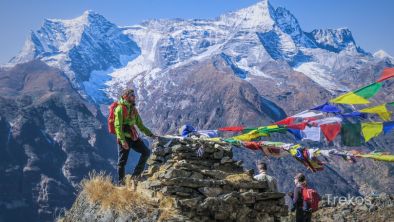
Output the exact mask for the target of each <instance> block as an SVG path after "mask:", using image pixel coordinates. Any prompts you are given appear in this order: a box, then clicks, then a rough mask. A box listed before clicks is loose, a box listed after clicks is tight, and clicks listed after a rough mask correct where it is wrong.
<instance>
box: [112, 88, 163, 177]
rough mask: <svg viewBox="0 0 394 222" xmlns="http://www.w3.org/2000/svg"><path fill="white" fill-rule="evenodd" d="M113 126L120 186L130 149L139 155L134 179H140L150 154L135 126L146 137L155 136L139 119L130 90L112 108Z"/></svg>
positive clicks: (133, 96) (132, 93) (133, 95)
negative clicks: (116, 144)
mask: <svg viewBox="0 0 394 222" xmlns="http://www.w3.org/2000/svg"><path fill="white" fill-rule="evenodd" d="M125 112H127V113H125ZM110 115H111V114H110ZM113 125H114V128H115V134H116V138H117V142H118V176H119V180H118V181H119V184H120V185H124V177H125V166H126V163H127V159H128V156H129V152H130V148H132V149H133V150H135V151H136V152H138V153H140V154H141V156H140V159H139V161H138V164H137V166H136V167H135V169H134V172H133V174H132V176H133V177H135V178H140V177H141V173H142V171H143V170H144V168H145V163H146V161H147V160H148V158H149V155H150V153H151V152H150V150H149V148H148V147H147V146H146V145H145V144H144V142H143V141H142V139H141V138H140V137H139V136H138V133H137V131H136V129H135V125H136V126H137V127H138V129H139V130H140V131H141V132H143V133H144V134H145V135H146V136H148V137H151V138H153V139H155V138H157V136H156V135H154V134H153V133H152V132H151V131H150V130H149V129H148V128H146V127H145V126H144V124H143V123H142V120H141V117H140V115H139V114H138V111H137V109H136V107H135V94H134V90H132V89H128V90H125V91H124V92H123V93H122V97H121V98H120V99H119V100H118V102H117V105H116V107H115V108H114V124H113Z"/></svg>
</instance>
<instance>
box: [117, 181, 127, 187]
mask: <svg viewBox="0 0 394 222" xmlns="http://www.w3.org/2000/svg"><path fill="white" fill-rule="evenodd" d="M125 185H126V183H125V181H124V180H120V181H118V186H119V187H124V186H125Z"/></svg>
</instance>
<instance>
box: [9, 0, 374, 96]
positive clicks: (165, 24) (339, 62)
mask: <svg viewBox="0 0 394 222" xmlns="http://www.w3.org/2000/svg"><path fill="white" fill-rule="evenodd" d="M215 55H221V56H222V58H223V59H224V60H225V61H226V62H227V64H228V66H229V67H231V69H232V70H233V71H234V73H235V75H237V76H238V77H240V78H242V79H245V80H246V81H250V80H253V79H255V78H257V77H258V78H267V79H275V76H268V75H267V74H265V72H264V67H265V66H266V65H267V64H269V63H271V62H273V61H284V62H285V63H287V64H288V65H289V66H290V67H291V69H293V70H295V71H299V72H302V73H303V74H305V75H306V76H307V77H308V78H310V79H311V80H312V81H314V82H315V83H317V84H318V85H320V86H321V87H323V88H324V89H325V90H328V91H330V92H335V91H337V90H340V91H343V90H347V89H348V88H347V87H346V85H344V84H343V83H341V81H337V80H340V79H339V78H337V77H338V75H342V74H343V70H345V69H347V68H349V67H352V68H353V69H354V68H355V69H361V68H362V67H363V65H365V64H368V63H376V62H377V61H378V60H381V58H380V57H373V56H371V55H370V54H368V53H366V52H365V51H364V50H362V49H361V48H360V47H359V46H357V45H356V43H355V40H354V38H353V36H352V34H351V31H350V30H348V29H345V28H341V29H327V30H323V29H317V30H313V31H312V32H305V31H303V30H302V28H301V27H300V25H299V23H298V21H297V19H296V18H295V16H294V15H292V14H291V13H290V12H289V11H288V10H286V9H285V8H281V7H278V8H276V9H275V8H274V7H273V6H272V5H271V4H270V3H269V2H268V1H267V0H263V1H260V2H258V3H256V4H255V5H252V6H250V7H247V8H244V9H241V10H239V11H236V12H231V13H227V14H223V15H221V16H219V17H218V18H217V19H215V20H201V19H195V20H182V19H176V20H150V21H147V22H144V23H142V24H139V25H134V26H128V27H123V28H119V27H117V26H115V25H114V24H112V23H111V22H109V21H107V20H106V19H105V18H104V17H103V16H101V15H99V14H97V13H94V12H92V11H87V12H85V13H84V14H83V15H82V16H80V17H78V18H75V19H71V20H59V19H48V20H45V22H44V24H43V26H42V27H41V29H39V30H38V31H35V32H32V33H31V37H30V38H29V39H28V40H27V41H26V43H25V46H24V48H23V49H22V50H21V52H20V53H19V54H18V55H17V56H16V57H14V58H13V59H12V60H11V63H20V62H26V61H29V60H32V59H37V58H38V59H41V60H42V61H44V62H46V63H47V64H49V65H51V66H54V67H57V68H60V69H62V70H64V71H65V73H66V75H67V76H68V77H69V79H70V80H71V81H72V83H73V85H74V86H75V87H76V88H78V89H79V90H80V93H81V94H82V95H89V96H90V97H91V98H92V99H93V100H94V101H95V102H96V103H98V104H103V103H108V100H107V98H108V97H116V93H115V92H117V91H118V90H117V89H114V88H118V87H112V86H121V87H125V86H126V84H128V83H129V82H130V81H132V80H133V79H134V78H136V77H137V76H139V75H140V74H142V75H143V76H144V77H143V78H144V79H147V78H146V77H147V76H149V75H153V76H151V77H149V78H148V79H151V78H155V75H156V74H157V73H159V72H162V71H163V70H166V69H171V68H174V67H179V66H182V65H185V64H187V63H189V62H191V61H202V60H204V59H207V58H212V57H213V56H215ZM139 78H142V76H140V77H139Z"/></svg>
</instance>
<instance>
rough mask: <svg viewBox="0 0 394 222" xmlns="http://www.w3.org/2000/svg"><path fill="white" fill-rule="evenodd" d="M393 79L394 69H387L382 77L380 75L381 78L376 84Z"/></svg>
mask: <svg viewBox="0 0 394 222" xmlns="http://www.w3.org/2000/svg"><path fill="white" fill-rule="evenodd" d="M391 77H394V68H385V69H384V70H383V72H382V75H380V78H379V79H378V80H377V81H376V82H383V81H384V80H386V79H390V78H391Z"/></svg>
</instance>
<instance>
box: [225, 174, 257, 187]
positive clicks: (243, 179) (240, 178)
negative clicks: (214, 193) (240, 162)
mask: <svg viewBox="0 0 394 222" xmlns="http://www.w3.org/2000/svg"><path fill="white" fill-rule="evenodd" d="M225 180H226V181H227V182H229V183H230V184H234V185H237V184H242V183H247V182H250V181H252V180H253V179H252V177H251V176H250V175H249V174H247V173H240V174H233V175H229V176H227V177H226V178H225Z"/></svg>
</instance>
